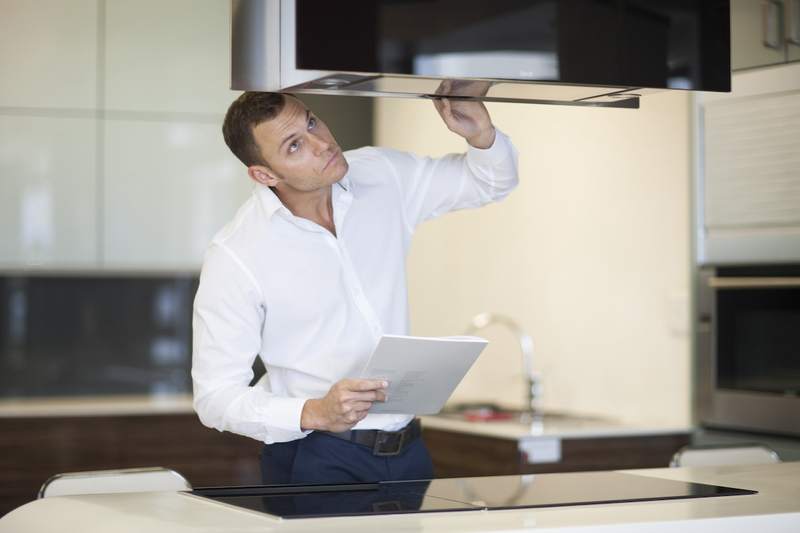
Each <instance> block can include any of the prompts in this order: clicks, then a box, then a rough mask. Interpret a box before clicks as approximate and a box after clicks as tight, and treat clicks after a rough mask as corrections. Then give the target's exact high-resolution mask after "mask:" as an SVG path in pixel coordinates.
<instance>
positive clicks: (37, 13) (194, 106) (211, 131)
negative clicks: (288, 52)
mask: <svg viewBox="0 0 800 533" xmlns="http://www.w3.org/2000/svg"><path fill="white" fill-rule="evenodd" d="M6 3H10V4H11V5H10V9H7V10H6V11H7V12H4V14H5V16H4V17H2V18H0V72H2V73H3V75H2V76H0V134H2V138H3V139H4V144H3V146H2V150H0V177H2V179H0V228H2V230H0V237H2V238H0V269H6V270H16V269H30V268H39V269H45V270H79V271H84V270H104V269H105V270H114V271H119V270H122V271H126V270H135V271H174V270H178V271H186V270H189V271H197V270H199V269H200V266H201V264H202V258H203V253H204V251H205V249H206V248H207V246H208V244H209V242H210V241H211V239H212V237H213V236H214V234H215V233H216V232H217V231H218V230H219V229H221V227H222V226H223V225H224V224H225V223H226V222H227V221H229V220H230V219H231V218H232V217H233V215H234V214H235V212H236V209H237V208H238V206H239V205H241V204H242V203H243V202H244V201H245V199H246V198H247V196H248V195H249V194H250V191H251V190H252V187H253V184H252V182H251V180H250V179H249V178H248V176H247V172H246V170H245V168H244V166H243V165H242V164H241V163H240V162H239V161H238V160H237V159H236V158H235V157H234V156H233V154H231V153H230V151H229V150H228V148H227V146H225V143H224V142H223V139H222V134H221V131H220V130H221V126H222V121H223V117H224V114H225V110H226V109H227V106H228V105H229V104H230V102H231V101H232V100H233V99H234V98H235V97H236V96H237V95H238V93H237V92H233V91H231V90H230V89H229V84H230V57H229V53H228V52H229V48H230V46H229V39H230V33H229V28H230V5H229V3H227V2H219V1H218V0H202V1H201V0H176V1H172V2H168V3H164V2H159V1H157V0H146V1H143V2H125V1H122V0H107V1H103V2H98V1H97V0H75V1H74V2H70V4H69V8H67V7H66V4H64V3H63V2H59V1H57V0H43V1H41V2H35V3H31V2H24V1H19V0H9V2H6ZM4 5H5V4H4ZM187 13H191V16H190V17H187V16H186V14H187ZM22 51H24V53H23V52H22ZM308 100H310V101H311V102H310V105H311V106H312V109H314V110H315V111H316V112H317V113H318V114H319V115H320V116H322V117H323V119H324V120H326V122H327V123H328V125H329V126H330V127H331V129H332V130H333V131H334V133H335V134H336V137H337V140H338V142H339V144H340V145H341V146H342V147H343V148H344V149H350V148H354V147H358V146H363V145H365V144H370V143H371V139H372V103H371V101H370V100H366V99H356V98H341V97H340V98H338V99H334V100H333V101H331V100H330V98H328V99H325V98H323V97H310V98H308Z"/></svg>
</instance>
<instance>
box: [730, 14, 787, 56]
mask: <svg viewBox="0 0 800 533" xmlns="http://www.w3.org/2000/svg"><path fill="white" fill-rule="evenodd" d="M765 9H767V10H772V11H768V12H767V13H766V14H765V12H764V10H765ZM782 10H783V5H782V4H780V3H779V2H778V3H772V2H768V1H766V0H731V68H732V69H733V70H739V69H744V68H751V67H758V66H763V65H773V64H776V63H782V62H783V61H785V60H786V48H785V46H784V43H783V41H782V32H781V30H780V28H778V26H779V25H780V23H781V21H782V20H783V16H782V15H781V14H780V13H779V11H782ZM765 17H766V18H765ZM770 21H772V22H770ZM775 32H778V34H779V35H777V36H776V39H777V41H778V46H777V48H770V47H768V46H766V45H765V44H764V41H765V39H766V38H767V37H768V35H775Z"/></svg>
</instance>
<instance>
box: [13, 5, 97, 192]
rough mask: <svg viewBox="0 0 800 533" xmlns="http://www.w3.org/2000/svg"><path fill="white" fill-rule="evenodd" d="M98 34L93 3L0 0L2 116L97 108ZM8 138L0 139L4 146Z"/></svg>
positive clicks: (75, 111)
mask: <svg viewBox="0 0 800 533" xmlns="http://www.w3.org/2000/svg"><path fill="white" fill-rule="evenodd" d="M97 33H98V2H97V0H70V1H69V2H64V1H62V0H39V1H37V2H29V1H27V0H4V1H3V2H2V16H1V17H0V73H2V74H0V109H2V110H3V114H6V112H8V111H10V110H11V108H26V109H28V110H31V109H42V108H50V109H53V108H55V109H59V110H62V112H66V110H69V113H70V114H72V115H73V116H74V115H75V114H77V113H78V112H79V111H81V110H93V109H95V108H96V107H97V70H96V62H97V53H98V46H97V45H98V43H97ZM12 138H13V137H12ZM7 139H9V137H7V136H4V137H3V144H4V145H5V144H6V142H7ZM3 148H4V149H5V148H6V147H5V146H4V147H3ZM3 178H5V174H4V175H3Z"/></svg>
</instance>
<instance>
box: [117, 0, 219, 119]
mask: <svg viewBox="0 0 800 533" xmlns="http://www.w3.org/2000/svg"><path fill="white" fill-rule="evenodd" d="M230 10H231V7H230V2H228V1H223V0H169V1H167V2H165V1H163V0H136V1H135V2H131V1H130V0H107V1H106V30H105V37H106V41H105V42H106V53H105V58H106V61H105V90H106V95H105V99H106V108H107V109H110V110H128V111H146V112H154V111H155V112H170V113H174V112H192V113H219V114H222V113H224V112H225V109H226V108H227V106H228V104H229V103H230V101H231V100H233V98H234V93H233V92H232V91H231V90H230V77H231V76H230Z"/></svg>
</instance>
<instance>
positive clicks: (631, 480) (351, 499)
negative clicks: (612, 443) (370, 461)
mask: <svg viewBox="0 0 800 533" xmlns="http://www.w3.org/2000/svg"><path fill="white" fill-rule="evenodd" d="M755 493H756V491H752V490H746V489H738V488H731V487H720V486H717V485H705V484H701V483H691V482H687V481H674V480H669V479H660V478H655V477H647V476H641V475H636V474H624V473H619V472H580V473H570V474H531V475H522V476H486V477H465V478H447V479H433V480H426V481H385V482H378V483H357V484H344V485H263V486H252V487H207V488H199V489H195V490H194V491H192V494H194V495H196V496H202V497H204V498H210V499H212V500H215V501H218V502H221V503H225V504H229V505H235V506H237V507H243V508H245V509H250V510H253V511H258V512H262V513H265V514H268V515H271V516H274V517H280V518H321V517H331V516H360V515H380V514H395V513H425V512H434V511H476V510H490V511H491V510H499V509H521V508H536V507H560V506H567V505H599V504H610V503H623V502H638V501H655V500H675V499H683V498H704V497H710V496H738V495H746V494H755Z"/></svg>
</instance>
